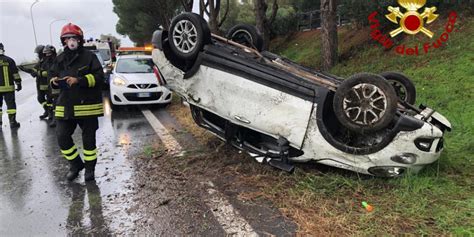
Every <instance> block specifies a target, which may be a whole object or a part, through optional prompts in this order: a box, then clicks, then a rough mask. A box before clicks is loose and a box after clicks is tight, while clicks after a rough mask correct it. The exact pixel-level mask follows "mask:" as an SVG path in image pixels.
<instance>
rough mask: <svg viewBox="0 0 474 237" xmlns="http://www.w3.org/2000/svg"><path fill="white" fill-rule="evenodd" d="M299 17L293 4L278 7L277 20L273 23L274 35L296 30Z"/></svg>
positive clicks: (272, 30)
mask: <svg viewBox="0 0 474 237" xmlns="http://www.w3.org/2000/svg"><path fill="white" fill-rule="evenodd" d="M297 23H298V17H297V15H296V11H295V9H294V8H293V7H291V6H283V7H280V8H279V9H278V12H277V16H276V18H275V21H274V22H273V24H272V28H271V32H272V37H275V36H281V35H287V34H290V33H292V32H294V31H296V30H297V29H296V26H297Z"/></svg>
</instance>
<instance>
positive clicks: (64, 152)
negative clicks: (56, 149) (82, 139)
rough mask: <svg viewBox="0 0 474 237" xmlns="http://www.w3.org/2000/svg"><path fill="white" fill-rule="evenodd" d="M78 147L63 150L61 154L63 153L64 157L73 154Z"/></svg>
mask: <svg viewBox="0 0 474 237" xmlns="http://www.w3.org/2000/svg"><path fill="white" fill-rule="evenodd" d="M76 148H77V147H76V145H73V146H72V147H71V148H69V149H67V150H61V153H63V155H67V154H71V153H72V152H73V151H74V150H76Z"/></svg>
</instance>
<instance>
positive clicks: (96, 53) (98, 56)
mask: <svg viewBox="0 0 474 237" xmlns="http://www.w3.org/2000/svg"><path fill="white" fill-rule="evenodd" d="M94 53H95V56H97V59H99V62H100V65H102V66H104V64H105V63H104V59H102V55H100V53H99V52H94Z"/></svg>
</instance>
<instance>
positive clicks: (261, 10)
mask: <svg viewBox="0 0 474 237" xmlns="http://www.w3.org/2000/svg"><path fill="white" fill-rule="evenodd" d="M254 7H255V23H256V27H257V29H258V31H260V34H262V38H263V50H267V49H268V47H269V45H270V34H271V26H272V24H273V22H274V21H275V18H276V14H277V11H278V3H277V0H273V6H272V13H271V16H270V18H267V15H266V13H267V9H268V4H267V3H266V2H265V0H255V1H254Z"/></svg>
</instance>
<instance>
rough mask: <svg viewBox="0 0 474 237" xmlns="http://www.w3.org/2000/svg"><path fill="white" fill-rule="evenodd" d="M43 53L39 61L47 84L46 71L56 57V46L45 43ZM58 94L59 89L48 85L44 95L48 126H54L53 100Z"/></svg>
mask: <svg viewBox="0 0 474 237" xmlns="http://www.w3.org/2000/svg"><path fill="white" fill-rule="evenodd" d="M43 55H44V59H43V62H42V63H41V67H40V68H41V71H42V72H43V73H42V76H45V75H46V77H47V81H48V82H47V83H48V84H49V81H50V79H51V77H49V76H48V75H49V73H48V71H49V70H50V69H51V68H52V66H53V64H54V60H55V59H56V48H55V47H54V46H52V45H46V46H44V49H43ZM58 95H59V90H58V89H53V88H51V86H48V94H47V96H46V102H47V104H46V105H47V109H48V115H47V117H48V121H49V126H50V127H56V119H55V118H54V102H55V100H56V98H57V97H58Z"/></svg>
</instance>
